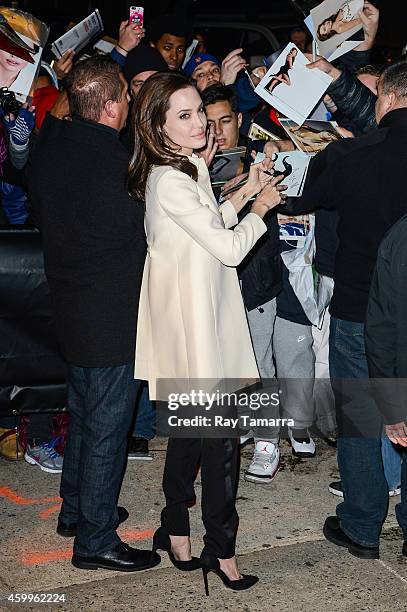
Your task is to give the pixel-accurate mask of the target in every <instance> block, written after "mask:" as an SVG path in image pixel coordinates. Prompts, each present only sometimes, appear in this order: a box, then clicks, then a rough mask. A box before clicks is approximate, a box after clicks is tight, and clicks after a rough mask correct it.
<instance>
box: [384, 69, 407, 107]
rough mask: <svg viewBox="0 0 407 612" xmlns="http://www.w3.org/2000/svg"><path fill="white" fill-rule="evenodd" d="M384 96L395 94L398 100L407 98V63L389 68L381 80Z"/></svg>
mask: <svg viewBox="0 0 407 612" xmlns="http://www.w3.org/2000/svg"><path fill="white" fill-rule="evenodd" d="M380 84H381V90H382V93H384V94H390V93H394V94H395V96H396V97H397V98H407V61H405V60H403V61H401V62H397V63H396V64H392V65H391V66H388V68H386V70H385V71H384V72H383V74H382V76H381V78H380Z"/></svg>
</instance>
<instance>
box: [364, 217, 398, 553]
mask: <svg viewBox="0 0 407 612" xmlns="http://www.w3.org/2000/svg"><path fill="white" fill-rule="evenodd" d="M406 269H407V215H406V216H404V217H402V218H401V219H400V221H398V222H397V223H396V224H395V225H394V226H393V227H392V229H391V230H390V231H389V232H388V234H387V235H386V237H385V238H384V240H383V242H382V243H381V245H380V249H379V253H378V257H377V263H376V270H375V273H374V276H373V280H372V285H371V287H370V295H369V302H368V305H367V315H366V328H365V345H366V356H367V361H368V364H369V374H370V376H371V378H372V379H373V380H372V383H373V385H372V386H373V391H374V395H375V399H376V402H377V406H378V408H379V410H380V413H381V414H382V416H383V420H384V423H385V432H386V435H387V436H388V437H389V439H390V441H391V442H393V443H394V444H397V445H400V446H399V448H400V447H404V448H403V452H402V458H403V463H402V477H401V502H400V503H399V504H398V505H397V506H396V517H397V520H398V522H399V525H400V527H401V529H402V530H403V537H404V544H403V549H402V553H403V555H404V556H406V557H407V489H406V487H407V452H406V447H407V408H406V392H407V348H406V347H407V276H406Z"/></svg>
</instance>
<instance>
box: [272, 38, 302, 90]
mask: <svg viewBox="0 0 407 612" xmlns="http://www.w3.org/2000/svg"><path fill="white" fill-rule="evenodd" d="M297 54H298V50H297V49H295V48H293V49H291V51H289V52H288V53H287V57H286V62H285V64H284V65H283V66H281V68H280V70H279V71H278V72H277V74H273V76H272V77H271V81H270V82H269V84H268V85H267V87H266V89H267V90H268V91H269V92H270V93H273V91H274V89H275V88H276V87H277V86H278V85H280V84H281V83H284V84H285V85H288V86H290V85H291V79H290V77H289V75H288V71H289V70H291V68H292V67H293V66H294V62H295V58H296V57H297Z"/></svg>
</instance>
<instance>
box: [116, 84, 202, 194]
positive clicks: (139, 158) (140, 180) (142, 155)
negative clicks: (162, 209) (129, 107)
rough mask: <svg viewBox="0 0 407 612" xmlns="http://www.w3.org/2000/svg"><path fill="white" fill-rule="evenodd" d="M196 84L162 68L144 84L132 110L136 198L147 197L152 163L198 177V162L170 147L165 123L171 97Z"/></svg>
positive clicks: (132, 178)
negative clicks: (195, 164)
mask: <svg viewBox="0 0 407 612" xmlns="http://www.w3.org/2000/svg"><path fill="white" fill-rule="evenodd" d="M187 87H195V84H194V82H193V81H192V80H191V79H190V78H189V77H186V76H184V75H183V74H179V73H174V72H159V73H157V74H154V75H153V76H151V77H150V78H149V79H147V81H146V82H145V83H144V84H143V86H142V88H141V89H140V92H139V94H138V96H137V98H136V100H135V103H134V107H133V113H132V133H133V135H134V153H133V156H132V158H131V161H130V165H129V177H128V189H129V193H130V195H131V196H133V197H134V198H135V199H137V200H143V201H144V200H145V192H146V185H147V180H148V177H149V175H150V172H151V169H152V167H153V166H172V167H173V168H175V169H176V170H180V171H181V172H184V173H185V174H188V176H190V177H191V178H193V179H194V180H195V181H196V180H197V178H198V172H197V169H196V166H194V164H192V163H191V162H190V161H189V160H188V158H187V157H185V156H182V155H177V153H176V152H175V151H174V150H173V149H171V147H170V144H171V143H170V141H169V140H168V137H167V136H166V134H165V130H164V125H165V122H166V114H167V111H168V109H169V101H170V97H171V96H172V94H173V93H175V92H176V91H178V90H179V89H185V88H187Z"/></svg>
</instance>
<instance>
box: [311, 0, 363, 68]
mask: <svg viewBox="0 0 407 612" xmlns="http://www.w3.org/2000/svg"><path fill="white" fill-rule="evenodd" d="M363 5H364V3H363V0H346V2H344V0H324V2H321V4H319V5H318V6H316V7H315V8H314V9H312V10H311V16H312V21H313V26H314V28H313V29H314V31H315V33H316V39H317V42H318V49H319V53H320V55H323V56H324V57H326V58H328V57H329V56H330V55H332V52H333V51H335V49H336V48H337V47H339V45H341V44H342V43H343V42H344V41H345V40H348V39H349V38H351V36H353V34H355V33H356V32H358V30H360V29H361V28H362V20H361V18H360V12H361V11H362V10H363Z"/></svg>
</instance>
